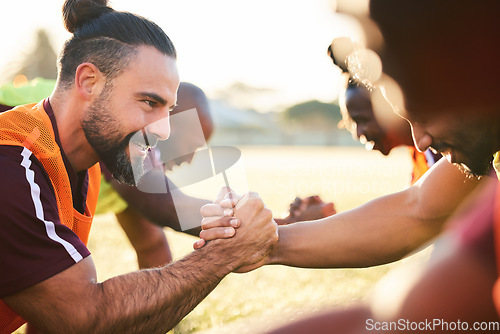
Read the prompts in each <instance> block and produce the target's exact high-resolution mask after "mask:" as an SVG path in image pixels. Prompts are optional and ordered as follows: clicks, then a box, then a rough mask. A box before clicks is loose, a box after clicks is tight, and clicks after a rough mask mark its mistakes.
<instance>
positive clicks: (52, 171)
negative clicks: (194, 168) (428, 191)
mask: <svg viewBox="0 0 500 334" xmlns="http://www.w3.org/2000/svg"><path fill="white" fill-rule="evenodd" d="M63 14H64V15H63V16H64V20H65V25H66V28H67V29H68V31H70V32H71V33H73V35H72V37H71V38H70V39H69V40H68V41H67V42H66V43H65V45H64V47H63V50H62V52H61V55H60V60H59V73H58V80H57V84H56V88H55V89H54V91H53V93H52V95H51V96H50V97H49V98H47V99H45V100H43V101H41V102H39V103H38V104H30V105H23V106H18V107H16V108H14V109H12V110H10V111H6V112H4V113H2V114H1V115H0V130H1V131H0V166H1V169H2V173H1V176H0V178H1V180H0V182H1V183H2V185H3V186H4V189H8V191H3V192H2V195H1V198H0V203H1V205H2V208H1V210H0V215H1V217H0V228H1V231H2V233H0V258H1V260H0V263H1V267H2V273H3V275H2V276H1V278H0V298H1V300H0V333H10V332H12V331H14V330H15V329H16V328H18V327H19V326H21V325H22V324H23V323H24V322H26V321H27V322H28V323H29V324H30V328H31V329H32V330H33V329H34V328H35V329H37V330H39V331H41V332H47V333H54V332H57V333H111V332H120V333H124V332H127V333H133V332H137V333H164V332H166V331H168V330H170V329H171V328H172V327H173V326H174V325H176V324H177V323H178V322H179V321H180V320H181V319H182V318H183V317H184V316H185V315H186V314H187V313H188V312H190V311H191V310H192V309H193V308H194V307H195V306H196V305H197V304H198V303H199V302H200V301H201V300H202V299H203V298H204V297H205V296H206V295H207V294H208V293H209V292H210V291H211V290H212V289H213V288H214V287H215V286H216V285H217V284H218V283H219V282H220V280H221V279H222V278H223V277H224V276H226V275H227V274H228V273H230V272H232V271H233V270H235V269H237V268H238V267H241V266H243V265H250V264H252V263H256V262H258V261H261V260H262V259H263V258H264V257H265V256H266V255H267V253H268V252H269V250H270V248H271V247H272V245H274V244H275V243H276V241H277V233H276V229H277V226H276V223H275V222H274V220H273V219H272V215H271V212H270V211H269V210H268V209H267V208H265V206H264V205H263V203H262V200H261V199H260V198H259V197H258V196H257V195H256V194H251V193H250V194H247V195H246V200H243V202H242V203H241V205H238V206H237V207H235V208H234V210H231V211H232V213H231V215H230V216H228V217H225V218H224V220H227V221H228V222H229V221H233V222H236V223H237V224H238V225H240V229H239V230H238V235H236V236H235V237H234V238H232V239H222V240H217V241H215V242H210V243H208V244H207V245H206V246H205V247H203V249H202V250H199V251H195V252H193V253H191V254H189V255H187V256H186V257H184V258H183V259H181V260H179V261H177V262H174V263H172V264H170V265H168V266H165V267H161V268H158V269H150V270H146V271H138V272H133V273H130V274H126V275H122V276H119V277H114V278H111V279H109V280H106V281H104V282H98V281H97V276H96V272H95V267H94V265H93V262H92V257H91V256H90V253H89V251H88V249H87V248H86V246H85V243H86V241H87V238H88V233H89V229H90V225H91V223H92V218H93V215H94V211H95V206H96V200H97V193H98V191H99V181H100V170H99V167H98V165H97V162H98V161H102V162H104V163H105V164H106V166H107V168H108V169H109V171H110V173H111V174H112V175H113V177H114V178H115V179H117V180H120V181H121V182H125V183H128V184H133V183H134V182H135V180H134V178H135V175H134V171H135V169H134V167H133V166H132V163H133V164H134V165H135V164H137V165H138V166H140V165H141V164H142V163H143V162H144V159H145V157H146V155H147V154H148V153H147V152H148V148H149V146H154V145H155V143H156V142H157V141H159V140H164V139H166V138H168V136H169V131H170V126H169V118H168V116H169V112H170V110H171V109H172V108H173V107H174V106H175V104H176V99H177V88H178V86H179V76H178V72H177V65H176V52H175V48H174V46H173V44H172V42H171V41H170V39H169V38H168V37H167V36H166V34H165V33H164V32H163V31H162V30H161V28H159V27H158V26H157V25H156V24H154V23H153V22H151V21H149V20H147V19H145V18H142V17H139V16H136V15H134V14H131V13H126V12H118V11H114V10H113V9H112V8H110V7H108V6H107V1H105V0H101V1H95V0H81V1H75V0H69V1H66V2H65V4H64V7H63ZM135 133H142V134H143V135H144V136H145V137H146V138H147V139H148V141H147V143H148V145H149V146H145V145H144V144H141V143H140V142H136V141H133V140H131V139H132V138H133V136H134V134H135ZM228 225H229V224H228ZM255 231H258V232H259V233H255ZM233 232H234V231H233ZM233 234H234V233H233Z"/></svg>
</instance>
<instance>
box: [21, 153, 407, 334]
mask: <svg viewBox="0 0 500 334" xmlns="http://www.w3.org/2000/svg"><path fill="white" fill-rule="evenodd" d="M242 151H243V158H244V170H246V172H247V175H246V180H245V182H246V183H247V186H248V188H249V189H251V190H254V191H257V192H258V193H259V194H260V195H261V197H262V198H263V199H264V201H265V203H266V205H267V206H268V207H269V208H271V209H272V210H273V212H274V213H275V215H276V216H279V215H280V214H282V213H283V212H284V211H286V209H287V207H288V203H290V201H291V200H293V198H294V197H295V196H296V195H300V196H308V195H312V194H319V195H321V196H322V197H323V198H324V199H325V200H329V201H333V202H334V203H335V204H336V208H337V210H339V211H344V210H347V209H350V208H353V207H355V206H357V205H360V204H362V203H364V202H366V201H368V200H370V199H372V198H375V197H378V196H380V195H383V194H387V193H390V192H394V191H397V190H401V189H403V188H404V187H405V186H407V185H408V182H409V177H410V176H409V175H410V168H411V164H410V160H409V157H408V155H407V154H406V151H405V150H397V151H396V152H394V153H393V154H391V155H390V156H389V157H382V156H381V155H380V154H379V153H377V152H366V151H364V150H363V149H358V148H314V147H313V148H310V147H305V148H281V147H280V148H279V147H273V148H250V147H248V148H243V149H242ZM228 177H229V182H230V184H232V183H234V184H239V183H241V182H240V181H239V180H236V179H235V177H234V176H231V174H228ZM245 182H243V183H245ZM213 187H214V186H212V185H209V186H207V185H204V186H202V187H198V188H196V187H190V188H189V189H188V190H187V191H188V192H189V193H190V194H192V195H196V196H202V197H206V198H212V197H213V196H215V195H214V194H215V193H217V190H218V189H213ZM244 187H245V186H242V188H244ZM166 233H167V238H168V240H169V243H170V245H171V248H172V252H173V255H174V257H176V258H179V257H182V256H183V255H185V254H187V253H188V252H190V251H191V249H192V243H193V242H194V241H195V240H196V239H195V238H194V237H190V236H187V235H184V234H182V233H177V232H174V231H172V230H168V229H166ZM89 248H90V250H91V251H92V254H93V258H94V261H95V263H96V267H97V272H98V278H99V280H101V281H102V280H105V279H107V278H109V277H112V276H115V275H119V274H123V273H126V272H130V271H133V270H136V268H137V265H136V259H135V252H134V251H133V249H132V248H131V247H130V245H129V243H128V241H127V239H126V237H125V235H124V233H123V232H122V231H121V229H120V228H119V226H118V224H117V223H116V221H115V218H114V216H113V215H102V216H99V217H97V218H96V220H95V222H94V226H93V227H92V232H91V236H90V241H89ZM405 261H412V259H409V260H408V259H407V260H405ZM397 265H398V264H397V263H396V264H391V265H384V266H379V267H374V268H367V269H346V270H339V269H335V270H327V269H321V270H312V269H297V268H288V267H284V266H269V267H264V268H260V269H258V270H256V271H254V272H251V273H247V274H230V275H229V276H227V277H226V278H225V279H224V280H223V281H222V282H221V283H220V284H219V286H218V287H217V288H216V289H215V290H214V291H213V292H212V293H211V294H210V295H209V296H208V297H207V298H206V299H205V300H204V301H203V302H202V303H200V304H199V305H198V306H197V307H196V308H195V309H194V310H193V311H192V312H191V313H190V314H189V315H188V316H187V317H186V318H185V319H184V320H182V321H181V322H180V323H179V324H178V325H177V326H176V327H175V329H174V330H172V331H171V333H175V334H188V333H205V334H212V333H253V332H254V329H255V327H256V326H258V327H259V328H268V327H269V326H274V325H276V324H279V323H284V322H288V321H290V320H293V319H296V318H297V317H300V316H303V315H304V314H307V313H308V312H313V311H317V310H320V309H324V308H326V307H340V308H342V307H346V306H347V305H349V304H352V303H355V302H359V301H362V300H365V299H366V298H367V295H369V292H370V290H371V289H372V288H373V286H374V284H375V283H376V282H377V281H378V280H379V279H380V278H381V277H382V276H383V275H384V274H385V273H386V272H387V271H388V270H389V269H390V268H392V267H393V266H397ZM21 332H22V331H20V333H21Z"/></svg>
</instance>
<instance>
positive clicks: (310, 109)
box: [283, 100, 342, 131]
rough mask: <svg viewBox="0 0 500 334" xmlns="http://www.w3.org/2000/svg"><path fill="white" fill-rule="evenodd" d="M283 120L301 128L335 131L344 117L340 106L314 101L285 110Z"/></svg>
mask: <svg viewBox="0 0 500 334" xmlns="http://www.w3.org/2000/svg"><path fill="white" fill-rule="evenodd" d="M283 119H284V121H285V122H286V123H291V124H294V125H295V126H297V127H300V128H305V129H310V130H314V129H316V130H324V131H335V130H337V124H338V123H339V121H340V120H341V119H342V117H341V115H340V108H339V106H338V104H336V103H323V102H320V101H316V100H312V101H307V102H302V103H299V104H296V105H294V106H291V107H289V108H287V109H285V111H284V112H283Z"/></svg>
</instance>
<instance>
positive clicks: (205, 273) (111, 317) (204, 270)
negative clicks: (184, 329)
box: [90, 252, 232, 333]
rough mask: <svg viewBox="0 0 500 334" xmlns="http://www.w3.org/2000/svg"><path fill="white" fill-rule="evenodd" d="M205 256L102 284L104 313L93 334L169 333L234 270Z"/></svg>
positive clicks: (99, 317)
mask: <svg viewBox="0 0 500 334" xmlns="http://www.w3.org/2000/svg"><path fill="white" fill-rule="evenodd" d="M205 253H206V254H203V253H198V252H194V253H192V254H190V255H189V256H187V257H185V258H183V259H181V260H179V261H177V262H175V263H173V264H171V265H169V266H167V267H164V268H162V269H158V270H145V271H140V272H135V273H132V274H128V275H124V276H120V277H116V278H113V279H111V280H108V281H105V282H103V283H101V284H100V290H101V291H102V293H101V294H100V297H101V298H100V300H101V303H99V304H100V306H101V309H100V310H96V311H98V312H97V314H96V317H94V319H96V320H97V321H95V322H94V328H92V330H91V331H90V332H92V333H111V332H116V333H125V332H127V333H165V332H167V331H169V330H170V329H171V328H173V327H174V326H175V325H176V324H177V323H178V322H179V321H180V320H181V319H182V318H184V317H185V316H186V315H187V314H188V313H189V312H190V311H191V310H192V309H193V308H194V307H195V306H196V305H198V304H199V303H200V302H201V301H202V300H203V299H204V298H205V297H206V296H207V295H208V294H209V293H210V291H212V290H213V289H214V288H215V286H216V285H217V284H218V283H219V282H220V280H221V279H222V278H223V277H224V276H226V275H227V274H228V273H229V272H230V271H231V269H232V268H230V267H228V266H227V263H226V261H219V263H218V264H215V263H213V262H212V261H214V260H216V259H214V258H213V257H211V256H206V255H207V254H208V252H205ZM207 262H209V263H207ZM216 262H217V261H216ZM102 319H106V321H101V320H102Z"/></svg>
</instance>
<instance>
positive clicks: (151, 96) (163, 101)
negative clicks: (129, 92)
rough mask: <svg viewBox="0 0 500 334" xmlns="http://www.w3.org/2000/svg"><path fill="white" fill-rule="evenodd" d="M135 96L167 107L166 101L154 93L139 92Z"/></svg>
mask: <svg viewBox="0 0 500 334" xmlns="http://www.w3.org/2000/svg"><path fill="white" fill-rule="evenodd" d="M137 95H139V96H141V97H147V98H149V99H151V100H153V101H155V102H158V103H160V104H162V105H167V101H166V100H165V99H164V98H162V97H161V96H160V95H158V94H156V93H149V92H140V93H138V94H137Z"/></svg>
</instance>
